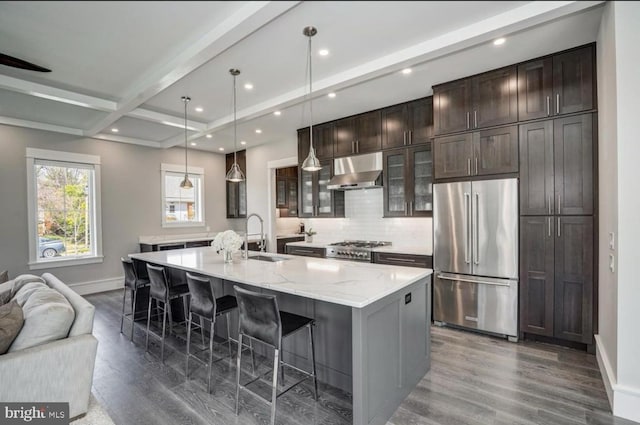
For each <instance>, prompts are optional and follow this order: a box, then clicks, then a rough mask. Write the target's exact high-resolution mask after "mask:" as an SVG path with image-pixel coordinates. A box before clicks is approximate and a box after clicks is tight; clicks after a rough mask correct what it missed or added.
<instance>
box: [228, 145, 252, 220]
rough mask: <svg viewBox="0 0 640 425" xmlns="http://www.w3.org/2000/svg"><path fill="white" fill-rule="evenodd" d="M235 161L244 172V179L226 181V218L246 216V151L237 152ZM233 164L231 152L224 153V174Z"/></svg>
mask: <svg viewBox="0 0 640 425" xmlns="http://www.w3.org/2000/svg"><path fill="white" fill-rule="evenodd" d="M237 161H238V165H239V166H240V169H241V170H242V172H243V173H244V176H245V181H241V182H230V181H227V182H226V193H227V218H245V217H246V216H247V181H246V178H247V151H246V150H241V151H238V152H237ZM232 165H233V154H232V153H229V154H227V155H226V166H227V168H226V170H225V174H226V173H227V172H228V171H229V169H231V166H232Z"/></svg>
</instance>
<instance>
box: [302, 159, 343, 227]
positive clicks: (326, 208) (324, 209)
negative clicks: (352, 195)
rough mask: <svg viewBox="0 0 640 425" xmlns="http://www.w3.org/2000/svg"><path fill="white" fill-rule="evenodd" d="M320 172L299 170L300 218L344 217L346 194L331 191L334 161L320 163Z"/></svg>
mask: <svg viewBox="0 0 640 425" xmlns="http://www.w3.org/2000/svg"><path fill="white" fill-rule="evenodd" d="M320 164H321V165H322V168H321V169H320V170H318V171H305V170H303V169H302V168H300V170H299V175H300V211H299V216H300V217H344V192H341V191H333V190H329V189H328V188H327V186H328V185H329V180H331V177H332V176H333V161H331V160H327V161H320Z"/></svg>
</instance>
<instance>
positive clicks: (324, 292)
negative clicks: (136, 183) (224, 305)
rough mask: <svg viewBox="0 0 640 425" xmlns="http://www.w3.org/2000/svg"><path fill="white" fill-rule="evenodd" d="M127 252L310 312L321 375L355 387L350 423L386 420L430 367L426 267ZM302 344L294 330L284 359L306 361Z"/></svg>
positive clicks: (221, 287) (204, 252)
mask: <svg viewBox="0 0 640 425" xmlns="http://www.w3.org/2000/svg"><path fill="white" fill-rule="evenodd" d="M130 257H131V258H133V259H134V261H137V262H145V263H151V264H156V265H162V266H165V267H170V268H173V269H177V270H181V271H189V272H193V273H198V274H201V275H205V276H209V277H211V278H213V279H214V282H215V284H216V286H217V288H216V290H217V291H218V292H217V294H216V295H217V296H220V295H222V293H225V294H232V293H233V285H234V284H237V285H239V286H243V287H246V288H248V289H252V290H258V291H261V292H266V293H275V294H276V295H277V296H278V304H279V307H280V308H281V309H282V310H285V311H290V312H293V313H297V314H302V315H306V316H310V317H314V318H315V319H316V332H315V336H316V363H317V369H318V380H320V381H322V382H325V383H327V384H330V385H333V386H336V387H339V388H342V389H344V390H346V391H349V392H350V393H352V395H353V423H354V424H357V425H365V424H372V425H373V424H385V423H386V422H387V420H388V419H389V418H390V417H391V415H392V414H393V412H394V411H395V409H396V408H397V407H398V406H399V405H400V403H401V401H402V400H403V399H404V398H405V397H406V396H407V395H408V394H409V392H410V391H411V390H412V389H413V388H414V387H415V386H416V385H417V383H418V382H419V381H420V379H421V378H422V377H423V376H424V374H425V373H426V372H427V371H428V370H429V365H430V337H429V320H430V317H431V312H430V309H431V301H430V296H431V287H430V285H431V273H432V272H431V270H428V269H416V268H408V267H400V266H388V265H381V264H371V263H357V262H350V261H340V260H330V259H319V258H307V257H297V256H289V255H282V254H280V255H273V254H262V257H263V259H264V257H269V258H270V259H273V258H271V257H276V259H279V260H280V261H263V260H259V259H255V258H250V259H242V258H236V259H234V261H233V263H224V262H223V259H222V256H221V255H219V254H216V252H215V250H213V249H212V248H209V247H207V248H190V249H181V250H174V251H159V252H148V253H139V254H130ZM269 258H267V259H269ZM232 329H237V326H235V324H234V326H233V327H232ZM306 347H307V344H306V340H305V337H304V335H295V336H294V337H293V338H291V340H290V341H287V342H286V343H285V344H284V346H283V349H284V359H285V361H287V362H288V363H291V364H294V365H296V366H297V367H301V368H305V369H309V362H308V359H307V351H306Z"/></svg>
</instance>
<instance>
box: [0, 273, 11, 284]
mask: <svg viewBox="0 0 640 425" xmlns="http://www.w3.org/2000/svg"><path fill="white" fill-rule="evenodd" d="M8 280H9V272H8V271H6V270H3V271H1V272H0V283H5V282H6V281H8Z"/></svg>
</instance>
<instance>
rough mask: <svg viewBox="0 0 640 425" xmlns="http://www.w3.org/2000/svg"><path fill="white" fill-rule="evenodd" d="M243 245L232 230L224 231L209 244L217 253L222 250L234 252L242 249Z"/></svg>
mask: <svg viewBox="0 0 640 425" xmlns="http://www.w3.org/2000/svg"><path fill="white" fill-rule="evenodd" d="M243 243H244V241H243V240H242V238H241V237H240V236H239V235H238V234H237V233H236V232H234V231H233V230H225V231H224V232H220V233H218V234H217V235H216V237H215V238H214V239H213V242H211V246H212V247H213V249H215V250H216V252H218V253H219V252H220V251H222V250H226V251H229V252H235V251H237V250H239V249H240V247H242V244H243Z"/></svg>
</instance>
